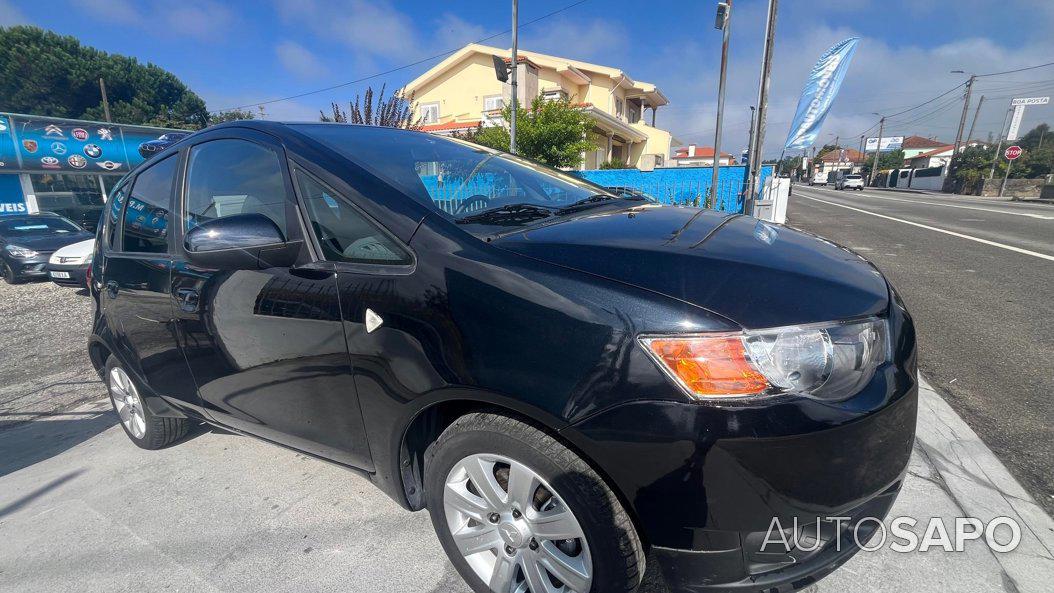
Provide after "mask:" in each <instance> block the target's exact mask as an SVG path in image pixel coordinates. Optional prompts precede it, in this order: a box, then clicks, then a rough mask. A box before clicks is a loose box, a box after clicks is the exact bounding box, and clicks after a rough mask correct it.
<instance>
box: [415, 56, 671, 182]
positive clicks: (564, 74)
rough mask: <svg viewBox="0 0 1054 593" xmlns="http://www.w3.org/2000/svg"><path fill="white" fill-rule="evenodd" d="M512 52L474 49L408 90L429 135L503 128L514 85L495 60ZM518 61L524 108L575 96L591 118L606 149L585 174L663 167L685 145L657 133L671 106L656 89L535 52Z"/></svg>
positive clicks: (612, 71)
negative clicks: (621, 166)
mask: <svg viewBox="0 0 1054 593" xmlns="http://www.w3.org/2000/svg"><path fill="white" fill-rule="evenodd" d="M510 53H511V52H510V50H507V49H500V48H497V47H488V46H485V45H478V44H474V43H472V44H469V45H466V46H465V47H463V48H461V49H460V50H458V51H457V52H455V53H454V54H452V55H451V56H450V57H448V58H447V59H445V60H443V61H442V62H440V63H438V64H436V65H435V66H434V67H433V68H431V69H430V70H428V71H427V72H425V73H424V74H422V75H421V76H418V77H417V78H416V79H414V80H413V81H411V82H410V83H409V84H407V85H406V86H405V87H404V88H403V92H404V93H405V95H406V96H408V97H412V98H413V101H414V102H415V103H416V105H417V110H418V115H419V116H420V117H421V123H422V124H423V125H422V129H424V130H425V131H428V132H433V133H437V134H450V133H452V132H455V131H461V130H468V129H471V128H474V127H476V126H477V125H479V124H481V123H482V124H483V125H484V126H487V125H499V124H501V123H502V119H501V109H502V108H503V107H504V106H505V105H506V104H507V103H508V102H509V101H510V100H511V97H512V93H511V88H512V87H511V85H509V84H508V83H502V82H501V81H499V80H498V79H497V77H496V76H495V73H494V59H493V56H499V57H502V58H504V59H505V60H506V62H508V61H509V60H508V56H509V55H510ZM517 62H519V64H518V65H517V67H518V69H517V74H516V75H517V88H518V93H517V95H518V97H517V99H518V102H519V104H520V105H529V104H530V102H531V100H532V99H533V98H534V97H537V96H538V95H541V96H542V97H544V98H549V99H556V98H568V99H570V100H571V101H572V102H573V103H574V104H576V105H577V106H578V107H579V108H580V109H582V110H584V111H585V112H586V113H588V114H589V115H590V117H592V119H593V122H594V126H593V140H594V142H595V143H596V144H597V146H598V147H599V148H598V149H597V150H596V151H592V152H587V153H585V154H584V155H583V164H582V168H583V169H596V168H598V167H599V166H600V163H602V162H604V161H606V160H618V161H620V162H624V163H626V164H628V165H630V166H633V167H638V168H642V169H650V168H652V167H661V166H664V165H665V164H666V163H667V161H668V159H669V157H670V148H671V146H676V145H679V144H680V143H679V142H677V140H676V139H675V138H673V136H672V135H671V134H670V133H669V132H667V131H666V130H662V129H659V128H657V127H655V112H656V111H657V110H658V108H659V107H662V106H663V105H666V104H668V103H669V101H668V100H667V99H666V97H665V96H664V95H663V94H662V91H660V90H659V89H658V88H657V87H656V86H655V85H654V84H650V83H647V82H642V81H639V80H634V79H633V78H630V76H629V75H628V74H626V73H625V72H623V71H622V70H619V69H618V68H610V67H608V66H598V65H597V64H590V63H588V62H580V61H578V60H571V59H568V58H558V57H556V56H548V55H545V54H539V53H535V52H532V51H523V50H518V51H517ZM649 109H650V110H651V117H650V120H649V118H648V117H647V115H648V114H647V110H649ZM649 121H650V123H649Z"/></svg>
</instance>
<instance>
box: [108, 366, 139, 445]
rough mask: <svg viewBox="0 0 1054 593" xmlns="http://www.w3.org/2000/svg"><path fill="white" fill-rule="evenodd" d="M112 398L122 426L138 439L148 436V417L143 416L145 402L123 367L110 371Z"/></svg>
mask: <svg viewBox="0 0 1054 593" xmlns="http://www.w3.org/2000/svg"><path fill="white" fill-rule="evenodd" d="M110 396H111V397H112V398H113V407H114V409H115V410H117V415H118V416H120V417H121V424H124V427H125V428H126V429H128V432H129V433H131V435H132V436H133V437H135V438H137V439H141V438H143V436H144V435H146V417H145V416H144V415H143V400H142V398H140V397H139V391H138V390H137V389H136V388H135V384H134V383H132V379H131V378H130V377H129V376H128V373H125V372H124V369H122V368H121V367H114V368H113V369H112V370H111V371H110Z"/></svg>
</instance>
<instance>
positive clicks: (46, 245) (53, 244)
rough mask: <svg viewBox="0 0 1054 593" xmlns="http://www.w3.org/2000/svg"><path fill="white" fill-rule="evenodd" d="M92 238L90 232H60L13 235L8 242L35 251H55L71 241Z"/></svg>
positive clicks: (75, 241)
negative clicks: (22, 235) (23, 235)
mask: <svg viewBox="0 0 1054 593" xmlns="http://www.w3.org/2000/svg"><path fill="white" fill-rule="evenodd" d="M91 238H92V236H91V235H89V234H88V233H58V234H54V235H30V236H25V237H11V238H9V239H8V240H7V244H8V245H18V246H19V247H27V248H29V249H32V250H33V251H55V250H56V249H60V248H62V247H65V246H67V245H70V244H71V243H78V242H80V241H84V240H86V239H91Z"/></svg>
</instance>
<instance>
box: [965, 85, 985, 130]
mask: <svg viewBox="0 0 1054 593" xmlns="http://www.w3.org/2000/svg"><path fill="white" fill-rule="evenodd" d="M981 105H984V95H981V100H980V101H978V102H977V111H974V112H973V123H971V124H970V133H969V134H967V135H966V142H969V141H970V140H973V130H974V128H976V127H977V116H978V115H981Z"/></svg>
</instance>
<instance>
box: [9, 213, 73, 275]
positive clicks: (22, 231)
mask: <svg viewBox="0 0 1054 593" xmlns="http://www.w3.org/2000/svg"><path fill="white" fill-rule="evenodd" d="M91 238H92V235H91V233H89V232H87V231H85V230H84V229H82V228H81V227H79V226H77V225H76V224H75V223H74V222H73V221H71V220H69V219H68V218H65V217H62V216H59V215H58V214H54V213H51V212H41V213H39V214H21V215H17V216H3V217H0V275H2V276H3V278H4V280H5V281H6V282H7V283H8V284H18V283H19V282H22V281H24V280H27V279H30V278H46V277H47V275H48V272H47V266H48V258H50V257H51V254H52V253H53V252H54V251H55V250H57V249H60V248H62V247H65V246H67V245H70V244H72V243H77V242H80V241H84V240H85V239H91Z"/></svg>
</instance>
